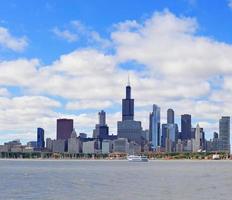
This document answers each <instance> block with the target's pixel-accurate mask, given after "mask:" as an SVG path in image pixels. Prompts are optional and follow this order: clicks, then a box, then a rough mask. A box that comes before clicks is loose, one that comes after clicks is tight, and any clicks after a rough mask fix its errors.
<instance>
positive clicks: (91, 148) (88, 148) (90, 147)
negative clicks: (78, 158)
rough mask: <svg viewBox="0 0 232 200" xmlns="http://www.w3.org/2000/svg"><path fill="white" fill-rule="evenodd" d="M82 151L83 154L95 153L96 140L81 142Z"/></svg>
mask: <svg viewBox="0 0 232 200" xmlns="http://www.w3.org/2000/svg"><path fill="white" fill-rule="evenodd" d="M82 151H83V153H84V154H93V153H97V148H96V141H95V140H93V141H88V142H83V144H82Z"/></svg>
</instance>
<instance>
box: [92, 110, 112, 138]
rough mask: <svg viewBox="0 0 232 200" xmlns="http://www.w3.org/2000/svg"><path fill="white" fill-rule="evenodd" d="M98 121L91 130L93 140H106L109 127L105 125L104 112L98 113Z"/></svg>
mask: <svg viewBox="0 0 232 200" xmlns="http://www.w3.org/2000/svg"><path fill="white" fill-rule="evenodd" d="M98 120H99V121H98V124H96V126H95V129H94V130H93V138H99V139H100V140H101V141H102V140H103V139H108V137H109V127H108V126H107V124H106V113H105V111H104V110H102V111H101V112H99V113H98Z"/></svg>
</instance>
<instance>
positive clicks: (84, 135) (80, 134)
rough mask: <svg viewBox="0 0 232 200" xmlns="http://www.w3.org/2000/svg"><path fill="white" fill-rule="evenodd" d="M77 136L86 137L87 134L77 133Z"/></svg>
mask: <svg viewBox="0 0 232 200" xmlns="http://www.w3.org/2000/svg"><path fill="white" fill-rule="evenodd" d="M79 137H80V138H87V134H86V133H79Z"/></svg>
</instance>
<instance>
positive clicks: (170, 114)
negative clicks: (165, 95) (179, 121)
mask: <svg viewBox="0 0 232 200" xmlns="http://www.w3.org/2000/svg"><path fill="white" fill-rule="evenodd" d="M174 123H175V116H174V110H173V109H171V108H169V109H168V110H167V124H174Z"/></svg>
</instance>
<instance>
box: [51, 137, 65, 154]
mask: <svg viewBox="0 0 232 200" xmlns="http://www.w3.org/2000/svg"><path fill="white" fill-rule="evenodd" d="M65 149H66V140H54V141H53V142H52V152H54V153H64V152H65Z"/></svg>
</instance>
